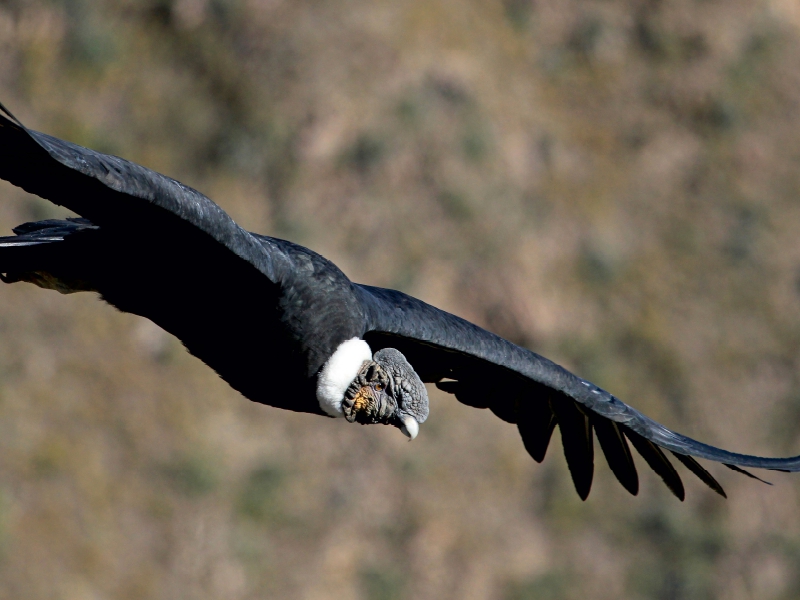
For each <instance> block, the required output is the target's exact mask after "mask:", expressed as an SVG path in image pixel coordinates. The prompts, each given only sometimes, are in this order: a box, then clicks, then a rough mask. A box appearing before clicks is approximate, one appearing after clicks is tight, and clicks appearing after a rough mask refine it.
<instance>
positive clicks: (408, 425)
mask: <svg viewBox="0 0 800 600" xmlns="http://www.w3.org/2000/svg"><path fill="white" fill-rule="evenodd" d="M400 421H401V422H402V423H403V424H402V425H401V426H400V431H402V432H403V435H405V436H406V437H407V438H408V441H409V442H410V441H411V440H413V439H415V438H416V437H417V435H418V434H419V423H417V420H416V419H415V418H414V417H411V416H408V415H406V416H404V417H402V418H401V419H400Z"/></svg>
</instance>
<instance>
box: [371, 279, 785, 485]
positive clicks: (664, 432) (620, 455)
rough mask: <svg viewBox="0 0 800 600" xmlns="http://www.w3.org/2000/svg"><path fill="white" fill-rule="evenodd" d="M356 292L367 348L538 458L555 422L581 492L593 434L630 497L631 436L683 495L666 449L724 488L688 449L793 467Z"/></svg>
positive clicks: (422, 309) (461, 325)
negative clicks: (491, 417)
mask: <svg viewBox="0 0 800 600" xmlns="http://www.w3.org/2000/svg"><path fill="white" fill-rule="evenodd" d="M358 290H359V293H360V299H361V302H362V305H363V307H364V310H365V313H366V315H367V323H368V325H367V332H366V334H365V336H364V337H365V339H366V340H367V342H368V343H369V344H370V346H371V347H372V348H373V350H376V349H378V348H384V347H393V348H397V349H398V350H400V351H401V352H402V353H403V354H405V356H406V358H407V359H408V360H409V362H410V363H411V365H412V366H413V367H414V369H415V370H416V371H417V373H418V374H419V375H420V377H421V378H422V380H423V381H426V382H436V384H437V387H439V388H440V389H442V390H444V391H446V392H449V393H452V394H455V396H456V398H458V400H460V401H461V402H463V403H464V404H467V405H469V406H474V407H476V408H488V409H490V410H491V411H492V412H493V413H494V414H496V415H497V416H498V417H500V418H501V419H503V420H504V421H507V422H509V423H515V424H516V425H517V427H518V428H519V432H520V434H521V436H522V441H523V443H524V444H525V448H526V449H527V450H528V452H529V453H530V455H531V456H532V457H533V458H534V459H535V460H536V461H538V462H541V461H542V460H543V459H544V456H545V452H546V450H547V447H548V445H549V442H550V437H551V435H552V433H553V430H554V428H555V427H556V425H557V426H558V427H559V429H560V431H561V440H562V443H563V446H564V454H565V456H566V459H567V464H568V466H569V469H570V472H571V474H572V479H573V482H574V483H575V489H576V490H577V492H578V494H579V495H580V497H581V498H583V499H586V497H587V496H588V495H589V490H590V489H591V485H592V476H593V472H594V441H593V437H594V435H595V434H596V435H597V439H598V441H599V442H600V448H601V450H602V451H603V454H604V455H605V457H606V461H607V462H608V465H609V467H610V468H611V470H612V471H613V472H614V474H615V475H616V477H617V479H618V480H619V481H620V483H621V484H622V485H623V486H624V487H625V489H627V490H628V491H629V492H630V493H631V494H634V495H635V494H636V493H637V492H638V489H639V482H638V476H637V473H636V467H635V465H634V463H633V458H632V456H631V451H630V447H629V445H628V442H630V443H631V444H632V445H633V447H634V449H635V450H636V451H637V452H638V453H639V454H641V455H642V457H643V458H644V459H645V461H646V462H647V464H648V465H649V466H650V467H651V468H652V469H653V470H654V471H655V472H656V473H657V474H658V475H659V476H660V477H661V478H662V479H663V480H664V482H665V483H666V484H667V486H668V487H669V489H670V490H672V492H673V493H674V494H675V495H676V496H677V497H678V498H680V499H681V500H683V498H684V488H683V484H682V482H681V479H680V476H679V475H678V472H677V471H676V470H675V467H674V466H673V465H672V464H671V463H670V461H669V459H668V458H667V456H666V455H665V453H664V450H668V451H669V452H671V453H672V454H673V455H674V457H675V458H676V459H677V460H678V461H679V462H681V463H682V464H683V465H684V466H686V467H687V468H688V469H689V470H690V471H691V472H692V473H694V474H695V475H697V476H698V477H699V478H700V479H701V480H702V481H703V482H704V483H706V484H707V485H708V486H709V487H711V488H712V489H713V490H714V491H716V492H717V493H719V494H721V495H723V496H724V495H725V492H724V491H723V489H722V487H721V486H720V485H719V483H718V482H717V481H716V480H715V479H714V478H713V477H712V476H711V474H709V473H708V471H706V470H705V469H704V468H703V467H701V466H700V464H699V463H698V462H697V461H695V460H694V458H693V457H697V458H704V459H708V460H713V461H716V462H720V463H723V464H724V465H726V466H728V467H729V468H732V469H734V470H736V471H740V472H742V471H743V469H741V467H756V468H762V469H772V470H779V471H800V456H798V457H793V458H777V459H776V458H760V457H757V456H749V455H746V454H736V453H733V452H728V451H727V450H722V449H720V448H715V447H714V446H709V445H707V444H703V443H701V442H698V441H695V440H693V439H691V438H688V437H686V436H684V435H681V434H679V433H675V432H674V431H671V430H670V429H667V428H666V427H664V426H663V425H661V424H659V423H656V422H655V421H653V420H652V419H650V418H649V417H647V416H645V415H643V414H642V413H640V412H639V411H637V410H635V409H634V408H632V407H630V406H628V405H627V404H625V403H624V402H622V401H621V400H619V399H618V398H616V397H614V396H613V395H612V394H609V393H608V392H606V391H605V390H603V389H601V388H599V387H597V386H596V385H594V384H592V383H590V382H588V381H586V380H584V379H581V378H580V377H578V376H577V375H574V374H572V373H570V372H569V371H567V370H566V369H564V368H563V367H561V366H559V365H557V364H555V363H554V362H552V361H550V360H548V359H546V358H544V357H542V356H539V355H538V354H536V353H534V352H531V351H530V350H526V349H525V348H521V347H519V346H516V345H515V344H512V343H511V342H509V341H507V340H505V339H503V338H501V337H499V336H497V335H494V334H493V333H490V332H488V331H486V330H484V329H481V328H480V327H478V326H476V325H473V324H472V323H470V322H468V321H465V320H464V319H461V318H459V317H456V316H454V315H452V314H450V313H447V312H444V311H442V310H439V309H437V308H434V307H433V306H430V305H428V304H425V303H424V302H421V301H420V300H417V299H416V298H412V297H410V296H407V295H406V294H402V293H400V292H396V291H394V290H386V289H381V288H375V287H369V286H358ZM744 473H745V474H747V475H750V473H747V472H746V471H744ZM751 476H752V475H751Z"/></svg>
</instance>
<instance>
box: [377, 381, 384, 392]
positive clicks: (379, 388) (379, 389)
mask: <svg viewBox="0 0 800 600" xmlns="http://www.w3.org/2000/svg"><path fill="white" fill-rule="evenodd" d="M383 387H384V386H383V384H382V383H376V384H375V389H376V390H377V391H379V392H380V391H381V390H383Z"/></svg>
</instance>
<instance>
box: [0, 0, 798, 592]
mask: <svg viewBox="0 0 800 600" xmlns="http://www.w3.org/2000/svg"><path fill="white" fill-rule="evenodd" d="M0 100H2V102H4V103H6V104H7V105H8V106H9V107H10V108H11V109H12V110H14V111H15V112H16V113H17V116H18V117H20V118H21V119H22V120H23V121H24V122H26V123H27V124H28V125H29V126H31V127H33V128H35V129H39V130H42V131H45V132H48V133H50V134H53V135H56V136H59V137H62V138H66V139H69V140H71V141H74V142H77V143H79V144H82V145H85V146H89V147H92V148H95V149H97V150H101V151H105V152H110V153H113V154H118V155H121V156H124V157H126V158H129V159H131V160H134V161H136V162H139V163H142V164H144V165H146V166H149V167H151V168H154V169H156V170H158V171H161V172H163V173H166V174H168V175H171V176H173V177H176V178H177V179H180V180H181V181H183V182H184V183H186V184H188V185H191V186H193V187H196V188H198V189H200V190H202V191H204V192H205V193H207V194H208V195H209V196H211V197H212V198H213V199H215V200H216V201H217V202H218V203H219V204H220V205H221V206H222V207H223V208H225V209H226V210H227V211H229V212H230V213H231V215H232V216H233V217H234V218H235V219H237V220H238V221H239V223H241V224H242V225H243V226H245V227H247V228H249V229H251V230H254V231H258V232H262V233H269V234H272V235H277V236H280V237H286V238H289V239H292V240H294V241H296V242H299V243H301V244H304V245H307V246H309V247H311V248H313V249H315V250H317V251H319V252H321V253H322V254H323V255H325V256H327V257H329V258H330V259H332V260H334V261H335V262H336V263H337V264H339V266H341V267H342V268H343V269H344V270H345V272H346V273H347V274H348V275H349V276H351V278H353V279H354V280H356V281H361V282H368V283H371V284H374V285H383V286H388V287H395V288H398V289H402V290H404V291H406V292H409V293H411V294H413V295H415V296H418V297H420V298H422V299H424V300H426V301H429V302H431V303H433V304H436V305H438V306H440V307H442V308H444V309H447V310H450V311H452V312H455V313H458V314H460V315H462V316H464V317H467V318H469V319H471V320H474V321H475V322H477V323H479V324H481V325H483V326H485V327H487V328H489V329H492V330H493V331H496V332H497V333H500V334H502V335H504V336H507V337H509V338H510V339H511V340H513V341H515V342H517V343H520V344H524V345H526V346H528V347H530V348H532V349H534V350H536V351H539V352H540V353H542V354H545V355H547V356H549V357H551V358H553V359H555V360H556V361H558V362H560V363H562V364H564V365H565V366H567V367H569V368H571V369H573V370H575V371H576V372H577V373H579V374H580V375H582V376H584V377H586V378H588V379H591V380H593V381H594V382H596V383H597V384H598V385H601V386H603V387H605V388H606V389H608V390H610V391H612V392H613V393H615V394H616V395H618V396H619V397H621V398H622V399H624V400H626V401H627V402H630V403H631V404H633V405H634V406H636V407H637V408H640V409H641V410H643V411H645V412H646V413H647V414H649V415H650V416H652V417H654V418H656V419H658V420H660V421H662V422H664V423H666V424H667V425H669V426H672V427H674V428H676V429H678V430H679V431H682V432H684V433H687V434H690V435H693V436H696V437H699V438H701V439H702V440H704V441H708V442H710V443H714V444H719V445H722V446H725V447H728V448H731V449H735V450H739V451H743V452H752V453H763V454H766V455H778V454H792V453H798V451H800V440H798V435H797V432H798V420H800V375H798V360H799V359H800V352H799V351H800V199H798V195H799V194H800V168H798V167H800V4H799V3H798V2H797V0H765V1H762V2H750V1H744V0H728V1H727V2H721V1H719V0H706V1H699V0H675V1H673V2H665V1H663V0H661V1H659V0H651V1H628V2H626V1H616V0H595V1H580V2H578V1H577V0H536V1H535V2H530V1H528V0H505V2H497V1H486V0H483V1H475V0H458V1H455V0H393V1H388V0H370V1H366V0H350V1H347V2H344V1H343V2H325V1H319V0H318V1H310V0H305V1H303V0H299V1H295V2H285V1H282V0H260V1H257V0H250V1H247V0H238V1H237V0H231V1H227V2H226V1H222V0H176V1H174V2H172V1H170V0H146V1H134V0H126V1H123V2H119V1H117V2H112V1H110V0H108V1H103V0H93V1H90V0H83V1H81V0H70V1H67V0H41V1H34V0H31V1H26V0H19V1H15V0H4V1H1V2H0ZM0 193H1V194H2V202H0V231H2V232H7V231H9V230H10V228H11V227H12V226H14V225H16V224H18V223H19V222H22V221H25V220H32V219H36V218H42V217H50V216H61V215H63V214H64V213H63V211H61V210H60V209H57V208H55V207H53V206H51V205H49V204H48V203H47V202H45V201H43V200H41V199H38V198H35V197H31V196H29V195H26V194H25V193H23V192H21V191H19V190H17V189H16V188H13V187H12V186H10V185H7V184H4V183H3V184H2V185H1V186H0ZM209 277H210V279H211V278H212V277H213V274H211V273H210V274H209ZM639 464H640V465H642V461H640V463H639ZM709 468H711V469H712V470H713V473H714V474H715V476H718V477H719V479H720V481H721V482H722V484H723V485H724V486H725V488H726V489H727V491H728V495H729V497H730V499H729V500H727V501H726V500H723V499H721V498H719V497H717V496H715V495H714V494H713V492H711V491H709V490H708V489H706V488H704V486H703V485H702V484H701V483H699V482H697V481H696V480H695V481H691V480H688V481H687V496H688V497H687V500H686V502H685V503H683V504H681V503H679V502H678V501H677V500H675V499H674V498H673V497H672V496H671V495H670V494H669V492H668V491H667V490H666V488H664V486H663V485H662V484H661V482H660V481H659V480H658V478H657V477H656V476H655V475H653V474H652V473H645V469H643V468H642V469H640V470H641V471H642V491H641V492H640V494H639V496H638V497H636V498H633V497H630V496H628V495H627V493H626V492H625V491H624V490H623V489H622V488H621V486H619V485H618V484H617V482H616V481H615V480H614V478H613V476H612V475H611V473H610V471H609V470H608V469H607V468H606V467H605V465H604V464H603V461H602V459H599V458H598V469H597V474H596V477H595V487H594V489H593V491H592V494H591V496H590V497H589V500H588V501H587V502H586V503H582V502H581V501H580V500H579V499H578V498H577V496H576V494H575V492H574V490H573V489H572V484H571V481H570V479H569V475H568V472H567V469H566V466H565V464H564V460H563V458H562V456H561V452H560V448H559V441H558V439H557V438H556V439H554V443H553V446H552V448H551V452H550V454H549V456H548V457H547V459H546V461H545V463H544V464H543V465H536V464H535V463H534V462H533V461H532V460H531V459H530V458H529V457H528V456H527V454H526V453H525V450H524V448H523V447H522V444H521V442H520V440H519V438H518V434H517V432H516V430H515V428H514V427H513V426H511V425H508V424H505V423H503V422H500V421H499V420H498V419H496V418H494V417H493V416H492V415H491V414H488V413H485V412H482V411H477V410H474V409H471V408H468V407H465V406H462V405H459V404H458V403H457V402H455V401H454V400H453V399H452V398H451V397H448V396H446V395H444V394H440V393H438V392H435V391H432V414H431V418H430V419H429V421H428V422H427V423H426V424H425V426H424V427H423V428H422V432H421V434H420V437H419V438H418V439H417V440H416V441H415V442H414V443H413V444H407V443H406V441H405V438H404V437H403V436H402V435H400V434H399V433H398V432H397V431H395V430H393V429H390V428H382V427H360V426H355V425H349V424H346V423H343V422H334V421H329V420H325V419H321V418H318V417H312V416H304V415H296V414H289V413H285V412H282V411H279V410H277V409H272V408H268V407H263V406H258V405H254V404H252V403H250V402H249V401H247V400H245V399H244V398H242V397H241V396H240V395H238V394H237V393H236V392H234V391H233V390H231V389H230V388H229V387H228V386H227V385H226V384H225V383H224V382H222V381H220V380H219V379H218V378H217V377H216V376H215V374H214V373H213V372H212V371H211V370H209V369H208V368H206V367H205V366H204V365H203V364H202V363H200V361H198V360H196V359H195V358H193V357H191V356H189V355H188V354H187V353H186V352H185V351H184V350H183V349H182V347H181V345H180V343H179V342H178V341H177V340H175V339H173V338H171V337H170V336H168V335H167V334H165V333H163V332H162V331H161V330H159V329H158V328H157V327H156V326H154V325H152V324H151V323H149V322H146V321H143V320H142V319H139V318H137V317H133V316H130V315H124V314H120V313H118V312H116V311H115V310H113V309H111V308H109V307H108V306H105V305H103V304H102V303H100V302H99V301H98V300H97V299H96V298H94V297H92V295H89V294H86V295H80V294H77V295H73V296H68V297H63V296H60V295H58V294H56V293H53V292H46V291H43V290H40V289H38V288H35V287H33V286H30V285H24V284H18V285H14V286H3V287H2V288H0V598H2V599H6V598H8V599H11V598H15V599H16V598H26V599H31V600H35V599H39V598H48V599H50V598H58V599H64V600H72V599H76V600H77V599H84V598H85V599H101V598H115V599H117V598H119V599H135V598H155V599H162V598H163V599H174V598H181V599H184V598H185V599H195V598H225V599H231V600H235V599H240V598H241V599H245V598H247V599H249V598H303V599H318V598H319V599H323V598H336V599H348V598H364V599H374V600H390V599H399V598H414V599H417V598H420V599H421V598H431V599H434V598H435V599H446V598H454V599H469V598H475V599H483V598H490V599H501V600H524V599H552V600H554V599H556V598H557V599H577V598H580V599H581V600H588V599H592V600H595V599H597V600H599V599H606V598H607V599H619V598H631V599H645V598H646V599H663V600H678V599H692V600H695V599H714V598H720V599H722V598H724V599H726V600H730V599H746V598H754V599H755V598H757V599H759V600H765V599H794V598H797V597H798V596H800V476H796V475H795V476H792V475H786V474H780V473H772V474H769V476H768V479H770V480H772V481H773V482H774V483H775V485H774V486H773V487H767V486H764V485H762V484H760V483H758V482H755V481H752V480H750V479H746V478H744V477H742V476H740V475H737V474H735V473H732V472H729V471H727V470H726V469H724V468H722V467H718V466H711V467H709ZM687 479H688V478H687Z"/></svg>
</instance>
